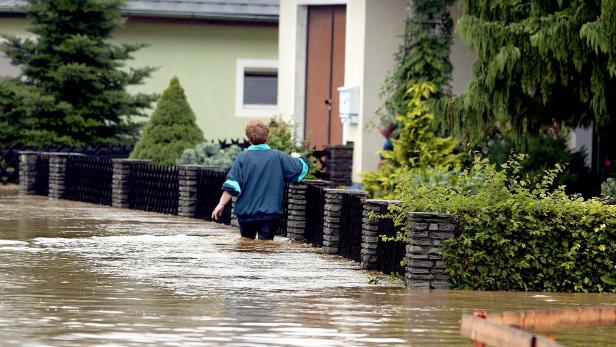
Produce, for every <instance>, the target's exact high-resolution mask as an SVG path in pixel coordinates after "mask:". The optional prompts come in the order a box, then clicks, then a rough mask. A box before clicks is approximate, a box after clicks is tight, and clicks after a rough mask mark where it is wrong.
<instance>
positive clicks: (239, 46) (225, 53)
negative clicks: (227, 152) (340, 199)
mask: <svg viewBox="0 0 616 347" xmlns="http://www.w3.org/2000/svg"><path fill="white" fill-rule="evenodd" d="M27 25H28V22H27V21H26V20H24V19H18V18H2V17H0V33H9V34H15V35H26V34H27V30H26V29H27ZM114 40H116V41H118V42H133V43H134V42H143V43H146V44H148V45H149V46H148V47H146V48H144V49H142V50H140V51H139V52H137V53H136V54H135V60H133V61H131V62H130V63H129V66H143V65H151V66H156V67H158V70H157V71H156V72H155V73H154V74H153V76H152V77H151V78H150V79H148V80H147V81H146V82H145V84H143V85H140V86H135V87H133V88H131V91H133V92H136V91H139V92H148V93H150V92H154V93H162V91H163V90H164V89H165V88H166V87H167V86H168V84H169V80H170V79H171V77H173V76H174V75H175V76H177V77H178V78H179V79H180V83H181V84H182V86H183V87H184V89H185V91H186V95H187V97H188V102H189V103H190V105H191V106H192V108H193V111H194V112H195V115H196V116H197V123H198V124H199V126H200V127H201V129H202V130H203V133H204V135H205V137H206V139H221V138H239V137H243V136H244V127H245V126H246V122H247V121H248V120H250V118H245V117H236V116H235V73H236V60H237V59H277V56H278V28H277V27H265V26H249V25H229V24H193V23H190V24H188V23H179V22H141V21H128V22H127V23H126V25H125V27H124V28H123V29H121V30H119V31H118V32H117V33H116V34H115V38H114ZM272 116H275V115H274V114H273V115H272Z"/></svg>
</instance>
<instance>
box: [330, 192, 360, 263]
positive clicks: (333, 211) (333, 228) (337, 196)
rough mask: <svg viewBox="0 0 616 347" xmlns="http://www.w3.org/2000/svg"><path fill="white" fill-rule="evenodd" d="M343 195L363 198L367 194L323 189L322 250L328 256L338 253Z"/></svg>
mask: <svg viewBox="0 0 616 347" xmlns="http://www.w3.org/2000/svg"><path fill="white" fill-rule="evenodd" d="M344 194H356V195H361V196H363V197H365V196H367V195H368V192H366V191H363V190H345V189H325V211H324V215H323V250H325V252H327V253H329V254H336V253H338V248H339V245H340V228H341V223H342V213H343V211H342V197H343V195H344Z"/></svg>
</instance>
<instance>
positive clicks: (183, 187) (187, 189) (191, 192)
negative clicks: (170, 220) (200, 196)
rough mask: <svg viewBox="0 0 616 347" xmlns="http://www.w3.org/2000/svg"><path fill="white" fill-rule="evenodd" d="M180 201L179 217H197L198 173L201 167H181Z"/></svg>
mask: <svg viewBox="0 0 616 347" xmlns="http://www.w3.org/2000/svg"><path fill="white" fill-rule="evenodd" d="M179 168H180V170H179V171H180V173H179V178H180V201H179V203H178V216H181V217H189V218H192V217H195V213H196V209H197V171H198V170H199V165H180V166H179Z"/></svg>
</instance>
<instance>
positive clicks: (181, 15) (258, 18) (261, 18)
mask: <svg viewBox="0 0 616 347" xmlns="http://www.w3.org/2000/svg"><path fill="white" fill-rule="evenodd" d="M122 15H123V16H125V17H150V18H170V19H208V20H230V21H247V22H264V23H278V16H268V15H238V14H224V13H221V14H200V13H194V12H174V13H169V12H158V11H142V10H140V11H131V10H122Z"/></svg>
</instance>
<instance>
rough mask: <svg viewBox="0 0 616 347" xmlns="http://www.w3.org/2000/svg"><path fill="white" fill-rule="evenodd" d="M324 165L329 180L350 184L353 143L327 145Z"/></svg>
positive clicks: (338, 183) (340, 183)
mask: <svg viewBox="0 0 616 347" xmlns="http://www.w3.org/2000/svg"><path fill="white" fill-rule="evenodd" d="M325 165H326V171H327V177H328V179H329V180H330V181H332V182H334V183H335V184H336V185H351V184H352V183H353V143H352V142H348V143H347V144H346V145H332V146H329V147H328V148H327V161H326V162H325Z"/></svg>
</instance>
